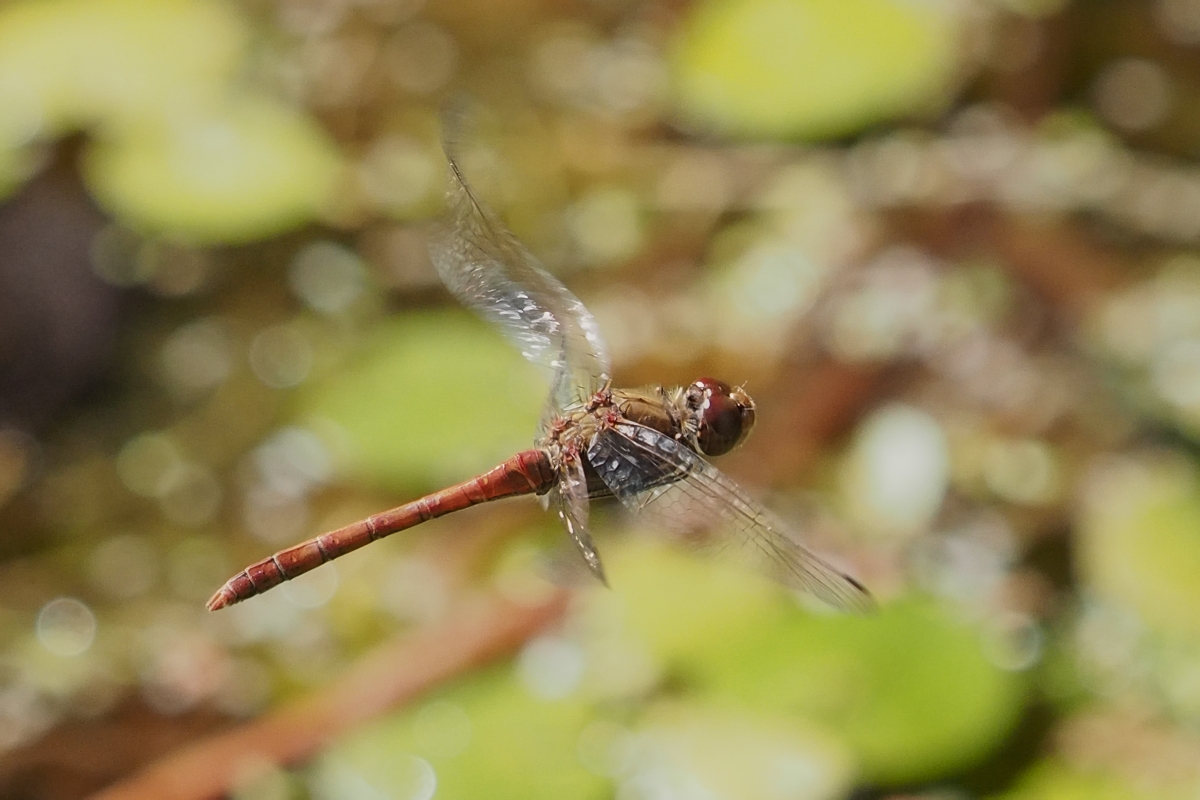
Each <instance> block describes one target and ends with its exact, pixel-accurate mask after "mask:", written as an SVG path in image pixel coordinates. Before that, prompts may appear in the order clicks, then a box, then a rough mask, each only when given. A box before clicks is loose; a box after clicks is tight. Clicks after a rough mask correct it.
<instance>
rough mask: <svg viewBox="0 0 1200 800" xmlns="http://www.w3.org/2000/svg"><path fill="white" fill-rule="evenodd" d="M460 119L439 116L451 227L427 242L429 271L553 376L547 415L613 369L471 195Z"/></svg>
mask: <svg viewBox="0 0 1200 800" xmlns="http://www.w3.org/2000/svg"><path fill="white" fill-rule="evenodd" d="M463 117H464V112H463V110H462V109H461V108H458V107H448V108H447V109H446V111H445V112H444V113H443V115H442V147H443V148H444V149H445V151H446V159H447V161H448V162H449V164H450V188H449V191H448V192H447V206H448V211H449V223H448V225H447V226H446V227H445V228H444V229H443V230H442V231H440V233H439V234H438V235H437V236H435V238H434V239H433V241H432V242H431V243H430V246H429V252H430V255H431V256H432V258H433V264H434V266H435V267H436V268H437V271H438V274H439V275H440V276H441V278H442V281H443V282H444V283H445V284H446V286H447V288H449V289H450V291H451V292H453V293H454V296H455V297H457V298H458V299H459V300H460V301H462V303H463V304H464V305H466V306H468V307H469V308H471V309H472V310H473V311H475V312H476V313H478V314H479V315H480V316H482V317H483V318H484V319H486V320H488V321H489V322H491V323H493V324H494V325H496V326H497V327H498V328H500V330H501V331H503V333H504V334H505V336H506V337H507V338H508V339H509V340H510V341H511V342H512V343H513V344H515V345H516V346H517V348H518V349H519V350H520V351H521V355H523V356H525V358H527V359H529V360H530V361H532V362H534V363H536V364H542V365H544V366H547V367H549V368H550V369H551V370H553V373H554V377H553V379H552V384H551V389H550V401H549V405H550V410H552V411H560V410H562V409H564V408H566V407H568V406H570V405H572V404H574V403H578V402H581V401H585V400H587V399H588V398H590V397H591V395H592V394H593V393H595V392H596V390H598V389H599V388H600V387H601V386H602V385H603V384H604V383H605V382H606V381H607V380H608V379H609V376H610V375H611V372H612V365H611V362H610V359H609V356H608V351H607V349H606V347H605V344H604V339H603V337H602V336H601V335H600V328H599V326H598V325H597V324H596V320H595V318H594V317H592V315H591V313H590V312H589V311H588V310H587V308H585V307H584V305H583V303H581V302H579V299H578V298H577V297H575V295H573V294H571V292H570V291H568V290H567V288H566V287H565V286H563V285H562V283H561V282H560V281H559V280H558V279H557V278H555V277H554V276H553V275H551V274H550V273H549V272H547V271H546V270H545V269H544V268H543V267H542V266H541V264H540V263H538V260H537V259H536V258H534V256H533V254H532V253H530V252H529V251H528V250H527V249H525V246H524V245H523V244H521V242H520V241H519V240H518V239H517V237H516V236H514V235H513V234H512V233H511V232H510V231H509V230H508V229H507V228H506V227H504V224H503V223H502V222H500V220H499V218H498V217H497V216H496V215H495V213H494V212H492V211H491V209H489V208H488V207H487V206H485V205H484V204H483V203H482V202H481V201H480V200H479V198H478V197H476V195H475V194H474V192H473V191H472V190H471V187H470V184H468V183H467V180H466V178H465V177H464V176H463V173H462V169H461V165H460V159H459V141H460V138H461V136H462V129H463Z"/></svg>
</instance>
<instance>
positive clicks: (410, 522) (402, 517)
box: [208, 450, 558, 611]
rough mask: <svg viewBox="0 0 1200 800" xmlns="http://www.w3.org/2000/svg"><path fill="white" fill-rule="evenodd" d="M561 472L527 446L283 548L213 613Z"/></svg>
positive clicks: (551, 480) (239, 581)
mask: <svg viewBox="0 0 1200 800" xmlns="http://www.w3.org/2000/svg"><path fill="white" fill-rule="evenodd" d="M557 480H558V476H557V474H556V473H555V471H554V468H553V466H552V465H551V464H550V458H549V457H548V456H547V455H546V453H544V452H542V451H541V450H525V451H523V452H520V453H517V454H516V455H515V456H513V457H512V458H510V459H508V460H507V461H505V462H504V463H503V464H500V465H499V466H497V467H494V468H493V469H491V470H488V471H487V472H485V473H483V474H482V475H478V476H476V477H474V478H472V479H471V480H469V481H464V482H463V483H460V484H458V485H457V486H451V487H449V488H446V489H442V490H441V491H439V492H434V493H433V494H430V495H426V496H425V497H422V498H421V499H420V500H414V501H413V502H411V503H406V504H404V505H402V506H398V507H396V508H393V509H391V510H389V511H384V512H382V513H379V514H375V515H374V516H370V517H367V518H366V519H363V520H359V521H358V522H353V523H351V524H349V525H347V526H345V527H344V528H338V529H337V530H332V531H329V532H328V533H323V534H321V535H320V536H317V537H315V538H313V539H309V540H308V541H307V542H301V543H300V544H298V545H294V546H292V547H289V548H288V549H286V550H280V551H279V552H278V553H276V554H275V555H273V556H271V557H270V558H265V559H263V560H262V561H259V562H258V563H257V564H252V565H250V566H249V567H246V569H244V570H242V571H241V572H239V573H238V574H237V575H234V576H233V577H232V578H230V579H229V580H228V581H227V582H226V583H225V585H224V586H222V587H221V588H220V590H218V591H217V593H216V594H214V595H213V596H212V597H211V598H210V599H209V601H208V608H209V610H210V611H216V610H217V609H219V608H224V607H225V606H228V605H233V604H234V603H237V602H240V601H242V600H245V599H246V598H248V597H253V596H254V595H256V594H262V593H263V592H265V591H267V590H268V589H270V588H272V587H274V586H278V585H279V584H281V583H283V582H284V581H286V580H291V579H292V578H295V577H296V576H297V575H303V574H304V573H306V572H308V571H309V570H312V569H316V568H317V567H319V566H321V565H322V564H324V563H325V562H327V561H332V560H333V559H335V558H337V557H339V556H343V555H345V554H346V553H349V552H350V551H351V550H357V549H358V548H360V547H362V546H363V545H365V544H370V543H371V542H373V541H375V540H376V539H382V538H383V537H384V536H389V535H391V534H393V533H396V532H397V531H402V530H405V529H407V528H411V527H413V526H415V525H420V524H421V523H422V522H425V521H426V520H430V519H433V518H434V517H440V516H443V515H445V514H449V513H451V512H452V511H459V510H461V509H464V508H467V507H468V506H474V505H479V504H480V503H487V502H490V501H492V500H500V499H501V498H504V497H514V496H516V495H521V494H545V493H546V492H548V491H550V489H551V487H553V486H554V484H555V483H556V481H557Z"/></svg>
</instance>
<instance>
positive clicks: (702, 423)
mask: <svg viewBox="0 0 1200 800" xmlns="http://www.w3.org/2000/svg"><path fill="white" fill-rule="evenodd" d="M684 402H685V404H686V407H687V412H688V414H689V416H690V417H691V424H690V425H688V426H687V427H688V428H690V429H691V430H693V431H695V437H696V439H695V443H696V448H697V449H698V450H699V451H700V452H701V453H703V454H704V455H706V456H719V455H724V454H725V453H728V452H729V451H730V450H732V449H733V448H734V447H737V445H738V444H740V443H741V441H742V440H743V439H745V438H746V436H747V435H748V434H749V433H750V430H751V429H752V428H753V427H754V401H753V400H751V399H750V396H749V395H748V394H746V393H745V392H743V391H742V390H741V389H731V388H729V384H727V383H724V382H723V381H718V380H716V379H714V378H701V379H700V380H698V381H696V382H695V383H693V384H692V385H691V386H689V387H688V388H687V390H686V391H685V392H684Z"/></svg>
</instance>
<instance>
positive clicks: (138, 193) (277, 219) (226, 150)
mask: <svg viewBox="0 0 1200 800" xmlns="http://www.w3.org/2000/svg"><path fill="white" fill-rule="evenodd" d="M84 174H85V177H86V178H87V181H88V185H89V186H90V188H91V189H92V191H93V193H94V194H95V195H96V197H97V199H98V200H99V201H100V203H101V204H102V205H104V206H105V207H106V208H107V209H108V210H109V211H110V212H112V213H113V214H114V215H116V216H117V217H119V218H120V219H121V220H122V221H123V222H125V223H126V224H128V225H130V226H131V227H134V228H137V229H140V230H144V231H148V232H153V233H165V234H168V235H173V236H176V237H180V238H184V239H187V240H189V241H192V242H197V243H233V242H244V241H250V240H254V239H259V238H263V237H266V236H270V235H272V234H276V233H279V232H281V231H283V230H286V229H288V228H292V227H295V226H297V225H300V224H301V223H304V222H307V221H309V220H311V219H313V218H314V217H315V216H317V215H318V214H319V213H320V212H321V210H322V209H323V208H324V207H326V205H327V204H328V203H329V202H330V198H331V196H332V193H333V191H334V189H335V187H336V183H337V180H338V178H339V175H340V158H339V155H338V152H337V150H336V149H335V147H334V145H333V143H332V141H330V140H329V139H328V137H327V136H326V135H325V134H324V133H323V132H322V131H321V130H320V129H319V128H318V127H317V126H316V125H315V124H314V123H313V122H312V121H310V120H309V119H308V118H307V117H305V116H303V115H302V114H300V113H299V112H297V111H295V110H293V109H291V108H288V107H286V106H283V105H281V104H279V103H277V102H276V101H274V100H272V99H270V98H267V97H243V98H240V99H239V100H236V101H230V102H228V103H221V104H219V105H218V106H217V107H215V108H213V109H209V110H207V111H205V112H203V113H202V112H180V113H179V114H178V115H176V116H172V117H169V118H165V119H162V120H158V121H154V122H150V121H147V123H146V124H144V125H140V126H138V127H136V128H134V129H130V130H125V131H122V132H121V134H120V135H119V136H114V137H111V138H104V139H101V140H98V141H95V142H93V143H92V144H91V145H90V146H89V148H88V151H87V153H86V161H85V163H84Z"/></svg>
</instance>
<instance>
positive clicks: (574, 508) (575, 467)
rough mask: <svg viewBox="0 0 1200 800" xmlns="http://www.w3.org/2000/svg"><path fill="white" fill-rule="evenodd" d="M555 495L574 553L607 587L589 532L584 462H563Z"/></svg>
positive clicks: (571, 460)
mask: <svg viewBox="0 0 1200 800" xmlns="http://www.w3.org/2000/svg"><path fill="white" fill-rule="evenodd" d="M555 492H556V494H557V496H556V497H555V498H554V499H553V501H554V502H555V505H556V506H557V509H558V516H559V519H561V520H562V521H563V525H565V526H566V529H567V535H568V536H570V537H571V541H572V542H574V543H575V549H577V550H578V551H579V554H580V555H581V556H583V561H584V563H585V564H587V566H588V570H590V571H591V573H592V574H593V575H595V576H596V577H597V578H599V579H600V582H601V583H604V584H607V583H608V579H607V578H606V577H605V576H604V565H603V564H602V563H601V561H600V553H599V552H598V551H597V550H596V545H595V544H594V543H593V542H592V535H591V533H589V532H588V488H587V478H586V477H585V476H584V473H583V460H582V459H581V458H579V457H575V458H573V459H568V460H565V461H564V463H563V467H562V479H561V480H560V481H559V485H558V487H557V488H556V489H555Z"/></svg>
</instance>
